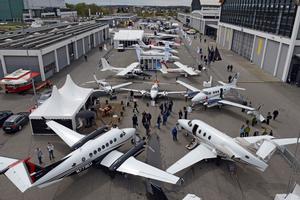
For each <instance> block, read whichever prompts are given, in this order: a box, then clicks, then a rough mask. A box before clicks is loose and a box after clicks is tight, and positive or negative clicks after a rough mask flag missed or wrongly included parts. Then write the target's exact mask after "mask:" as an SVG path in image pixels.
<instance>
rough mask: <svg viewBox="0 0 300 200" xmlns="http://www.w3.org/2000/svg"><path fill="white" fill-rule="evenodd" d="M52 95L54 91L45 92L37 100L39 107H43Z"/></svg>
mask: <svg viewBox="0 0 300 200" xmlns="http://www.w3.org/2000/svg"><path fill="white" fill-rule="evenodd" d="M51 94H52V90H46V91H45V92H43V93H42V94H41V95H40V96H39V99H38V100H37V103H38V106H40V105H42V104H43V103H44V102H45V101H46V100H47V99H49V98H50V97H51Z"/></svg>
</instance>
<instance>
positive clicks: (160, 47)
mask: <svg viewBox="0 0 300 200" xmlns="http://www.w3.org/2000/svg"><path fill="white" fill-rule="evenodd" d="M138 44H139V45H140V47H141V48H143V49H150V50H151V49H154V50H161V51H166V50H167V51H169V52H170V53H173V54H178V51H176V50H174V49H172V48H170V45H169V43H166V44H165V46H155V45H151V44H149V45H146V44H145V43H144V42H143V41H140V40H139V41H138Z"/></svg>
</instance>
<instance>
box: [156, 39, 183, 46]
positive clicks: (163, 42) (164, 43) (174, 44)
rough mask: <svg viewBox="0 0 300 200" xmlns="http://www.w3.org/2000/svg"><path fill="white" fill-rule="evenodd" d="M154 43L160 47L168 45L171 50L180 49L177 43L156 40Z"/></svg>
mask: <svg viewBox="0 0 300 200" xmlns="http://www.w3.org/2000/svg"><path fill="white" fill-rule="evenodd" d="M156 43H157V44H160V45H166V44H169V46H170V47H171V48H178V47H180V46H181V45H180V44H179V43H177V42H173V41H168V40H156Z"/></svg>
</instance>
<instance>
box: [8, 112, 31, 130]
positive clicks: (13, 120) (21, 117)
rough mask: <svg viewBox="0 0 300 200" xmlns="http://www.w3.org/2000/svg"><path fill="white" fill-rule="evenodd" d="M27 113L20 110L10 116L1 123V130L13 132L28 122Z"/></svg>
mask: <svg viewBox="0 0 300 200" xmlns="http://www.w3.org/2000/svg"><path fill="white" fill-rule="evenodd" d="M28 116H29V113H26V112H22V113H17V114H14V115H12V116H10V117H9V118H8V119H7V120H5V122H4V124H3V127H2V128H3V131H4V132H6V133H15V132H17V131H20V130H22V128H23V127H24V126H25V125H26V124H27V123H28V122H29V117H28Z"/></svg>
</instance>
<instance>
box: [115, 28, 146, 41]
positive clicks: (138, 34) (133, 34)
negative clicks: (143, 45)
mask: <svg viewBox="0 0 300 200" xmlns="http://www.w3.org/2000/svg"><path fill="white" fill-rule="evenodd" d="M143 35H144V31H143V30H119V32H116V33H115V35H114V40H124V41H125V40H126V41H134V40H142V39H143Z"/></svg>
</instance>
